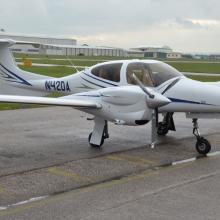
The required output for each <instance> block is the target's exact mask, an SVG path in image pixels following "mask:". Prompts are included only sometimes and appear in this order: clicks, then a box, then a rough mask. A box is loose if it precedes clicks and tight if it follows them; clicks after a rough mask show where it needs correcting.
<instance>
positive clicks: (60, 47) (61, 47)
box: [0, 33, 127, 57]
mask: <svg viewBox="0 0 220 220" xmlns="http://www.w3.org/2000/svg"><path fill="white" fill-rule="evenodd" d="M5 38H8V39H13V40H16V41H28V42H37V43H41V44H42V46H40V48H35V47H34V46H31V45H14V46H13V47H12V48H11V50H12V52H15V53H25V54H27V53H28V54H43V55H63V56H115V57H125V56H126V55H127V53H126V50H125V49H122V48H116V47H107V46H88V45H87V44H83V45H77V40H76V39H71V38H54V37H41V36H40V37H37V36H28V35H14V34H5V33H1V34H0V39H5Z"/></svg>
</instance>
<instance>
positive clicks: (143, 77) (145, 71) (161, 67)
mask: <svg viewBox="0 0 220 220" xmlns="http://www.w3.org/2000/svg"><path fill="white" fill-rule="evenodd" d="M133 73H134V74H135V75H136V76H137V77H138V78H139V80H140V81H141V82H142V83H143V84H144V85H145V86H149V87H157V86H159V85H161V84H162V83H164V82H165V81H167V80H169V79H172V78H175V77H178V76H182V74H181V73H180V72H178V71H177V70H176V69H174V68H173V67H171V66H169V65H168V64H166V63H162V62H155V63H145V62H134V63H130V64H128V66H127V71H126V78H127V82H128V84H134V85H136V82H135V81H134V79H133V77H132V74H133Z"/></svg>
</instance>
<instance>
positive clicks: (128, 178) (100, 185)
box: [0, 151, 220, 216]
mask: <svg viewBox="0 0 220 220" xmlns="http://www.w3.org/2000/svg"><path fill="white" fill-rule="evenodd" d="M219 155H220V151H216V152H212V153H209V154H207V155H204V156H197V157H193V158H189V159H185V160H180V161H175V162H172V163H167V164H164V165H159V166H157V167H154V168H153V169H150V170H146V171H144V172H142V173H140V174H137V175H133V176H122V177H121V178H119V177H117V178H115V179H111V180H105V181H103V182H100V183H94V184H90V185H88V186H84V187H82V188H81V189H82V190H83V192H88V191H89V190H88V188H89V187H92V188H93V189H99V188H103V185H104V186H105V187H106V186H107V187H112V186H114V185H117V184H119V183H125V182H128V181H133V180H138V179H140V178H144V177H146V176H151V175H156V174H158V171H159V169H160V168H168V167H176V168H178V166H180V165H184V164H185V165H187V163H192V162H195V161H196V160H199V159H204V158H207V157H215V156H219ZM180 168H181V167H180ZM216 173H219V172H216ZM202 178H204V177H202ZM199 179H201V177H200V178H199ZM184 184H185V183H184ZM172 187H173V186H172ZM77 189H80V188H77ZM77 189H72V190H68V191H66V192H60V193H56V194H51V195H45V196H40V197H34V198H30V199H28V200H24V201H20V202H17V203H15V204H11V205H7V206H0V212H1V211H2V212H4V211H7V210H8V209H9V208H13V207H19V206H21V205H28V204H31V203H33V204H34V202H41V201H43V200H46V199H47V198H51V197H53V196H54V195H60V194H64V193H67V192H70V191H73V190H77ZM31 207H32V206H31ZM24 209H25V208H24ZM18 211H19V210H18ZM13 213H14V212H13V211H12V214H13ZM15 213H16V210H15ZM5 214H6V215H7V213H5ZM9 214H10V213H9ZM2 215H4V214H3V213H0V216H2Z"/></svg>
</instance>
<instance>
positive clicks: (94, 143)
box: [88, 118, 109, 148]
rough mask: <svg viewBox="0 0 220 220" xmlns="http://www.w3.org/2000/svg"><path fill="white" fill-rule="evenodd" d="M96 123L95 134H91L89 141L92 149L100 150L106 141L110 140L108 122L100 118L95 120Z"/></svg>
mask: <svg viewBox="0 0 220 220" xmlns="http://www.w3.org/2000/svg"><path fill="white" fill-rule="evenodd" d="M94 121H95V126H94V129H93V132H91V133H90V134H89V137H88V141H89V144H90V146H91V147H93V148H100V147H101V146H102V145H103V144H104V141H105V139H107V138H109V133H108V122H107V121H105V120H103V119H100V118H95V119H94Z"/></svg>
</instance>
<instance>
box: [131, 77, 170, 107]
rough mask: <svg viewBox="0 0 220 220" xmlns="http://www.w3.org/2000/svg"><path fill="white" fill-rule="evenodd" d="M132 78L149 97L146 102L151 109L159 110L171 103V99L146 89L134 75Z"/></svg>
mask: <svg viewBox="0 0 220 220" xmlns="http://www.w3.org/2000/svg"><path fill="white" fill-rule="evenodd" d="M132 77H133V79H134V81H135V82H136V83H137V85H139V87H140V88H141V89H142V90H143V92H144V93H145V94H146V95H147V97H146V102H147V106H148V107H149V108H152V109H155V110H157V108H159V107H162V106H164V105H167V104H169V103H170V102H171V101H170V99H168V98H167V97H165V96H164V95H162V94H160V93H158V92H156V91H152V90H150V89H149V88H147V87H145V86H144V84H143V83H142V82H141V81H140V80H139V79H138V77H137V76H136V75H135V74H134V73H133V74H132Z"/></svg>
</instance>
